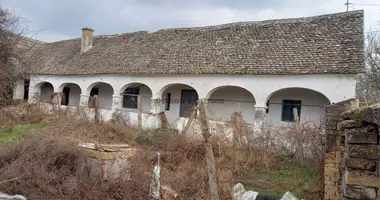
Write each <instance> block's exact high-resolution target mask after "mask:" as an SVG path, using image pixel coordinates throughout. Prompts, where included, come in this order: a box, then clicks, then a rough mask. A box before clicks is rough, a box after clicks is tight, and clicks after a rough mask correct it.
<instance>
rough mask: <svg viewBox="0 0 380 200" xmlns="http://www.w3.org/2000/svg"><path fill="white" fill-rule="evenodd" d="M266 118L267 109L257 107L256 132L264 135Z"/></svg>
mask: <svg viewBox="0 0 380 200" xmlns="http://www.w3.org/2000/svg"><path fill="white" fill-rule="evenodd" d="M265 116H266V108H265V107H255V122H254V130H255V132H258V133H262V132H263V131H264V124H265Z"/></svg>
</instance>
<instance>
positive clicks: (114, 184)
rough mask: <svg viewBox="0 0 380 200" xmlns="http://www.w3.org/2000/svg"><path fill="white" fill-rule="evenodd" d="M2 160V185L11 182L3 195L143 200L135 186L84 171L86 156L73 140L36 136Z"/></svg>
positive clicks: (7, 152) (1, 187) (0, 187)
mask: <svg viewBox="0 0 380 200" xmlns="http://www.w3.org/2000/svg"><path fill="white" fill-rule="evenodd" d="M0 156H1V158H0V177H1V181H4V180H9V181H5V182H3V183H1V184H0V191H2V192H6V193H9V194H16V193H18V194H22V195H24V196H26V197H27V198H28V199H41V200H44V199H111V200H112V199H115V200H119V199H120V200H121V199H143V198H137V197H141V196H143V194H142V193H140V191H139V188H140V187H141V186H140V185H137V184H135V183H134V182H129V183H127V182H122V180H117V181H104V180H101V179H99V178H94V177H89V176H88V174H87V173H85V171H80V170H79V169H80V168H79V167H78V165H79V162H81V161H83V158H84V153H83V152H82V151H81V149H79V147H78V146H76V143H74V142H73V141H70V140H65V139H62V138H53V137H47V136H46V135H33V136H31V137H30V138H27V139H25V140H24V141H23V142H21V143H19V144H17V145H14V146H11V147H8V148H7V149H5V150H3V153H2V154H1V155H0ZM135 197H136V198H135ZM145 197H146V195H145Z"/></svg>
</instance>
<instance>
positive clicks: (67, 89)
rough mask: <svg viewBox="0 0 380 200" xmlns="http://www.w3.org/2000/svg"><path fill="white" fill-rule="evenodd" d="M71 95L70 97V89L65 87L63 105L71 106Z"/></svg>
mask: <svg viewBox="0 0 380 200" xmlns="http://www.w3.org/2000/svg"><path fill="white" fill-rule="evenodd" d="M69 95H70V88H69V87H64V88H63V96H62V102H61V104H62V105H65V106H67V105H69Z"/></svg>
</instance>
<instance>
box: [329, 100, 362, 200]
mask: <svg viewBox="0 0 380 200" xmlns="http://www.w3.org/2000/svg"><path fill="white" fill-rule="evenodd" d="M358 107H359V101H358V100H357V99H348V100H346V101H342V102H338V103H335V104H332V105H329V106H327V107H326V108H325V113H326V123H325V129H326V139H325V142H326V144H325V169H324V176H325V200H339V199H340V196H341V194H342V187H341V186H342V185H341V183H342V171H343V170H342V168H344V166H343V164H342V155H343V152H344V141H345V140H344V132H343V131H342V130H340V126H339V124H340V123H341V121H342V118H341V116H340V114H341V113H342V112H344V111H346V110H350V109H355V108H358Z"/></svg>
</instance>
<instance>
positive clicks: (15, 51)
mask: <svg viewBox="0 0 380 200" xmlns="http://www.w3.org/2000/svg"><path fill="white" fill-rule="evenodd" d="M20 19H21V18H20V17H19V16H17V15H15V14H14V13H12V12H10V11H9V10H7V9H4V8H2V7H0V106H3V105H7V104H9V103H10V102H11V100H12V87H13V86H14V84H15V82H16V80H17V79H18V78H20V77H22V76H23V73H24V66H25V65H24V63H23V59H24V58H25V52H26V51H27V49H28V48H25V47H26V46H25V45H24V44H25V43H24V42H23V41H26V40H27V39H26V38H25V37H23V36H22V35H23V33H25V28H24V27H23V26H21V21H20Z"/></svg>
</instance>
